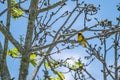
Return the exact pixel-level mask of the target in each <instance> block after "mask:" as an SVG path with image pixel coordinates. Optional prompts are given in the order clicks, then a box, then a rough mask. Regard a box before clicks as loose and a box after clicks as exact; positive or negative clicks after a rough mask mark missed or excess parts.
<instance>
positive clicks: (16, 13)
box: [11, 0, 23, 19]
mask: <svg viewBox="0 0 120 80" xmlns="http://www.w3.org/2000/svg"><path fill="white" fill-rule="evenodd" d="M16 4H17V2H16V1H15V0H12V1H11V5H12V6H14V7H12V11H11V15H12V17H13V18H14V19H16V18H19V17H20V16H22V15H23V11H22V10H21V9H20V8H19V7H18V5H16Z"/></svg>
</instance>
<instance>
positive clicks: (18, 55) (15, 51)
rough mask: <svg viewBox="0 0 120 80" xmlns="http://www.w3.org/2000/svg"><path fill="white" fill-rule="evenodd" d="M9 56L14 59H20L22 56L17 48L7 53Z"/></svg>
mask: <svg viewBox="0 0 120 80" xmlns="http://www.w3.org/2000/svg"><path fill="white" fill-rule="evenodd" d="M7 56H11V57H13V58H19V57H21V55H20V54H19V52H18V50H17V48H13V49H12V50H8V51H7Z"/></svg>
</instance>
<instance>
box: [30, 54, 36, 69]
mask: <svg viewBox="0 0 120 80" xmlns="http://www.w3.org/2000/svg"><path fill="white" fill-rule="evenodd" d="M36 58H37V54H35V53H31V54H30V63H31V64H32V65H33V66H34V67H35V66H36V65H37V61H36Z"/></svg>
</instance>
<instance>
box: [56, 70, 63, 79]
mask: <svg viewBox="0 0 120 80" xmlns="http://www.w3.org/2000/svg"><path fill="white" fill-rule="evenodd" d="M57 73H58V74H59V76H60V77H61V78H62V79H65V76H64V75H63V73H62V72H57Z"/></svg>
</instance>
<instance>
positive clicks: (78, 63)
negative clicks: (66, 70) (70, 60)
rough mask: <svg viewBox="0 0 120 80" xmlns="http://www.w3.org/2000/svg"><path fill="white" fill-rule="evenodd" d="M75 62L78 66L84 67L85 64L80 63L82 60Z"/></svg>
mask: <svg viewBox="0 0 120 80" xmlns="http://www.w3.org/2000/svg"><path fill="white" fill-rule="evenodd" d="M75 64H76V65H77V66H79V67H81V68H82V67H83V64H82V63H80V62H75Z"/></svg>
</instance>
